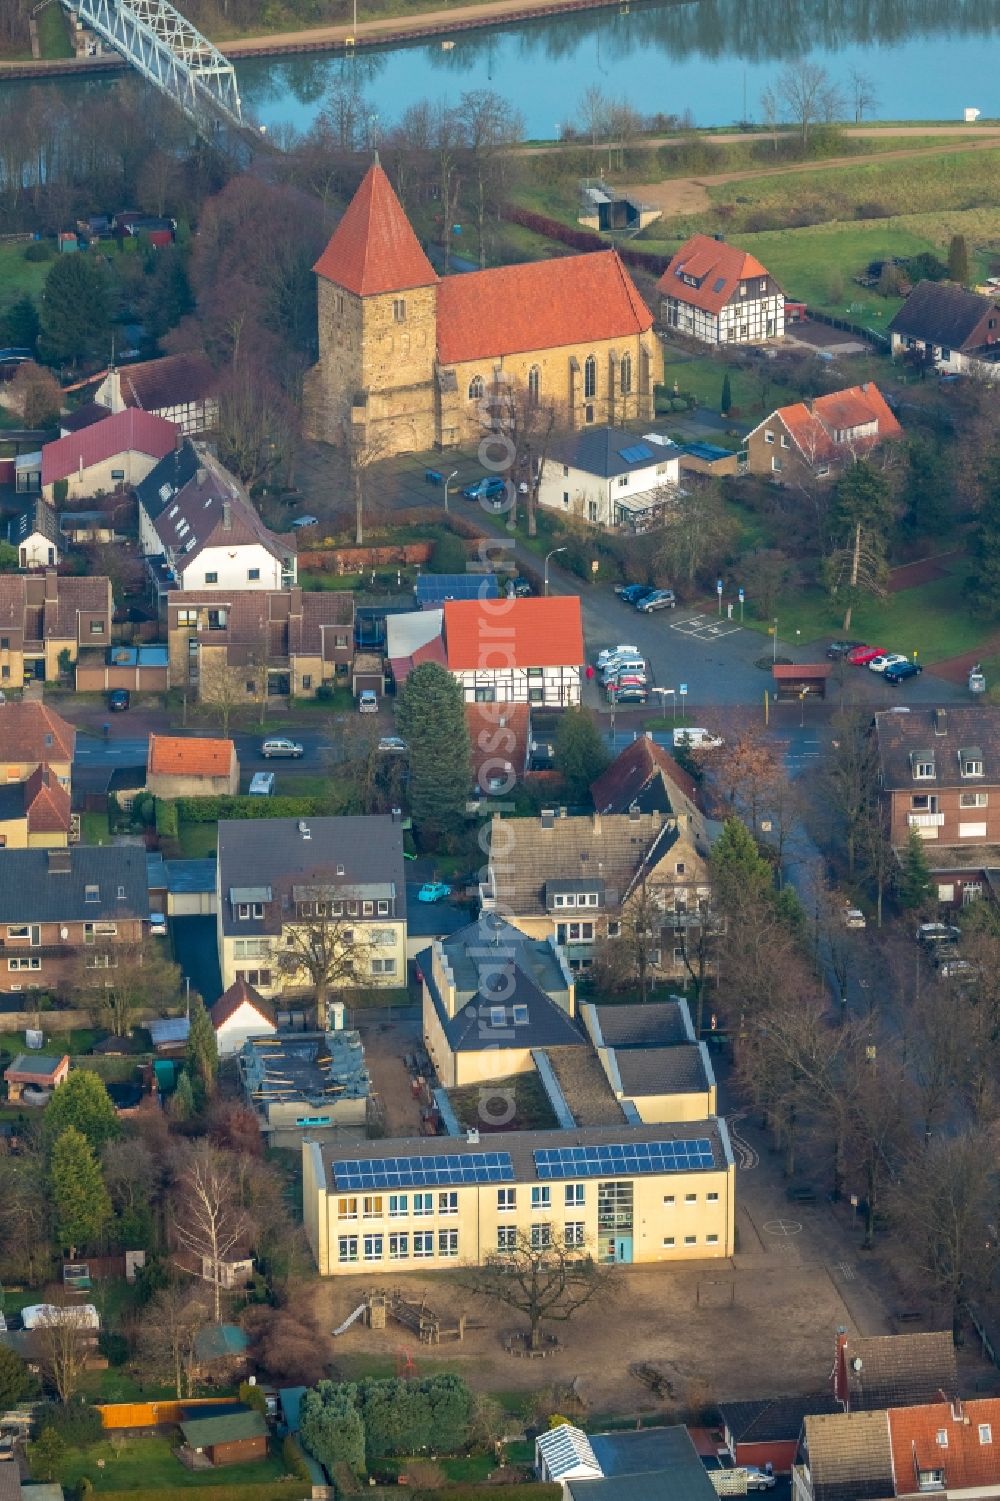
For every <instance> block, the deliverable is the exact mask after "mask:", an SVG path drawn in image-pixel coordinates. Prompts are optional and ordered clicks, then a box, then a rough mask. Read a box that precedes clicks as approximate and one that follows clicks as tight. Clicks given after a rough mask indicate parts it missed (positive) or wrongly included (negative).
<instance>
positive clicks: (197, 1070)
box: [178, 998, 219, 1105]
mask: <svg viewBox="0 0 1000 1501" xmlns="http://www.w3.org/2000/svg"><path fill="white" fill-rule="evenodd" d="M187 1072H188V1073H189V1074H190V1086H191V1090H192V1100H193V1103H194V1104H196V1105H203V1104H204V1103H205V1101H206V1100H209V1099H211V1097H212V1095H213V1094H214V1093H215V1076H216V1074H217V1073H218V1072H219V1049H218V1045H217V1044H216V1041H215V1028H214V1027H213V1026H212V1018H211V1017H210V1016H209V1014H208V1012H207V1011H206V1010H205V1006H204V1003H203V1002H202V1001H201V999H200V998H199V999H197V1000H196V1001H195V1003H194V1005H193V1006H192V1007H191V1030H190V1031H189V1033H188V1042H187ZM178 1084H179V1081H178Z"/></svg>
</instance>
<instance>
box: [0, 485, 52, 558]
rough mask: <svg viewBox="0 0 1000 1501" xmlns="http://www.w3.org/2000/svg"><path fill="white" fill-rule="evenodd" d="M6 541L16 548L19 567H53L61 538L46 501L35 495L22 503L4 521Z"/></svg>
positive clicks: (50, 508)
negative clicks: (5, 524)
mask: <svg viewBox="0 0 1000 1501" xmlns="http://www.w3.org/2000/svg"><path fill="white" fill-rule="evenodd" d="M7 541H8V542H9V543H10V545H11V547H16V548H17V562H18V567H19V568H55V566H56V564H57V563H58V562H59V548H60V544H61V541H62V538H61V536H60V532H59V518H58V517H57V515H56V513H55V511H54V510H53V508H52V507H51V506H50V505H49V503H48V501H46V500H42V499H41V498H40V497H38V496H36V497H35V499H34V500H29V501H28V503H27V505H25V506H22V507H21V509H20V511H18V513H17V514H16V515H15V516H12V517H11V519H10V521H9V522H8V524H7Z"/></svg>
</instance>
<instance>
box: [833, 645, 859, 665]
mask: <svg viewBox="0 0 1000 1501" xmlns="http://www.w3.org/2000/svg"><path fill="white" fill-rule="evenodd" d="M863 645H864V642H863V641H831V642H830V645H829V646H828V647H827V649H826V654H827V656H828V657H829V659H830V661H831V662H839V661H840V659H841V658H842V657H846V656H847V655H848V653H850V652H852V651H856V650H857V648H858V647H859V646H863Z"/></svg>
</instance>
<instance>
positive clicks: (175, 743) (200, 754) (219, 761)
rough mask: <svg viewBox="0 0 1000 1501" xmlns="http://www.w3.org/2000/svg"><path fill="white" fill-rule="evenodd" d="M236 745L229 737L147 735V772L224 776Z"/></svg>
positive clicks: (234, 752)
mask: <svg viewBox="0 0 1000 1501" xmlns="http://www.w3.org/2000/svg"><path fill="white" fill-rule="evenodd" d="M235 754H236V747H235V746H234V745H233V742H232V741H231V740H202V739H201V738H200V737H198V736H195V735H190V736H184V735H150V737H149V762H148V766H149V772H150V775H151V776H152V775H155V774H157V773H159V774H160V775H161V776H174V775H176V776H185V777H227V776H228V775H229V773H230V770H231V769H232V765H233V757H234V755H235Z"/></svg>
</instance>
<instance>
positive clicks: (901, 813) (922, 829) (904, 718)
mask: <svg viewBox="0 0 1000 1501" xmlns="http://www.w3.org/2000/svg"><path fill="white" fill-rule="evenodd" d="M873 733H874V735H875V743H876V751H877V755H878V763H879V781H880V785H881V791H882V799H883V805H884V813H885V819H886V824H887V827H888V831H889V840H890V842H891V844H892V847H893V849H894V850H896V851H897V854H899V853H900V852H901V851H902V850H903V849H905V847H906V844H907V841H908V839H909V834H910V830H911V829H916V831H917V833H918V834H919V835H920V838H921V839H922V840H924V842H925V847H926V853H927V858H928V860H929V861H930V866H931V872H932V874H933V878H934V882H935V885H936V887H937V897H938V901H939V902H943V903H946V904H948V905H949V906H962V905H964V904H965V903H968V902H971V901H974V900H976V898H978V897H981V896H983V895H984V894H985V893H987V892H989V891H992V890H993V888H994V881H995V876H994V874H991V872H995V871H996V870H997V868H998V867H1000V849H998V845H1000V706H995V705H992V704H976V705H969V706H967V707H966V706H962V707H957V708H950V707H949V708H947V709H924V708H919V707H917V706H916V705H913V706H912V708H911V710H910V713H909V714H894V713H892V712H891V711H889V712H886V713H881V714H876V715H875V719H874V731H873Z"/></svg>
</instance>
